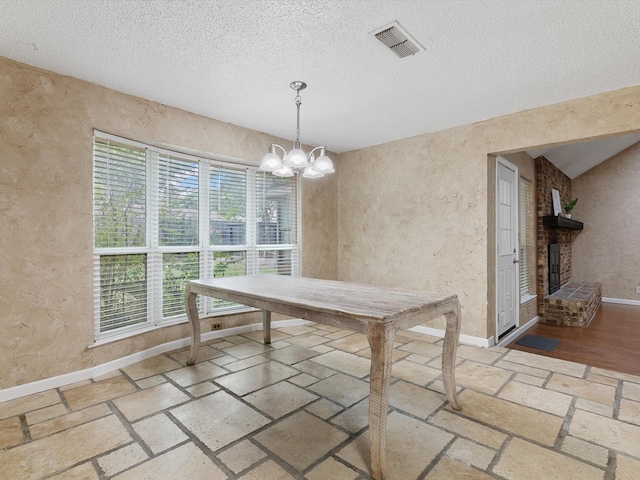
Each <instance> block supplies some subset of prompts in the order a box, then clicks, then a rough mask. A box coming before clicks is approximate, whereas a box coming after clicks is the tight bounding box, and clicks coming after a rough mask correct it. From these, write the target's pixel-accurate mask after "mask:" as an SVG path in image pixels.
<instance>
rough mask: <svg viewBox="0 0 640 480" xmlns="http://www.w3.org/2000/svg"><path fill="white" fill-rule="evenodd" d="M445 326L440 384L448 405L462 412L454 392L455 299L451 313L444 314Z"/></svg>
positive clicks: (457, 309) (457, 307) (457, 321)
mask: <svg viewBox="0 0 640 480" xmlns="http://www.w3.org/2000/svg"><path fill="white" fill-rule="evenodd" d="M445 317H446V319H447V326H446V330H445V333H444V347H443V351H442V382H443V383H444V392H445V394H446V395H447V400H449V404H450V405H451V407H452V408H453V409H455V410H462V405H460V401H459V400H458V392H457V391H456V372H455V368H456V350H457V349H458V337H459V336H460V319H461V312H460V303H458V299H457V298H456V299H455V306H454V308H453V310H452V311H450V312H448V313H446V314H445Z"/></svg>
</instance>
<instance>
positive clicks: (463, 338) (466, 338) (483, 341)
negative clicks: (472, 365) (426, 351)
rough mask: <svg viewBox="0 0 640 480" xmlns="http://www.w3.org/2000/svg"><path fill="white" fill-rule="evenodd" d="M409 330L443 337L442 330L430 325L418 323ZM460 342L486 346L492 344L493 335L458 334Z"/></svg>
mask: <svg viewBox="0 0 640 480" xmlns="http://www.w3.org/2000/svg"><path fill="white" fill-rule="evenodd" d="M409 331H411V332H416V333H424V334H425V335H431V336H433V337H440V338H444V330H440V329H439V328H431V327H425V326H423V325H418V326H417V327H411V328H410V329H409ZM460 343H466V344H467V345H474V346H476V347H485V348H487V347H491V346H492V345H493V337H490V338H480V337H473V336H471V335H464V334H460Z"/></svg>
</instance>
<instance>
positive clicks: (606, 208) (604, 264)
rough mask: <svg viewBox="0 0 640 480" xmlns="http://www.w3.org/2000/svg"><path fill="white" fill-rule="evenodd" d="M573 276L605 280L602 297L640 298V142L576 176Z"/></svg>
mask: <svg viewBox="0 0 640 480" xmlns="http://www.w3.org/2000/svg"><path fill="white" fill-rule="evenodd" d="M573 196H574V197H578V198H579V200H578V203H577V204H576V207H575V209H574V210H573V218H575V219H577V220H580V221H581V222H583V223H584V230H582V232H580V234H579V235H577V236H576V237H575V240H574V242H573V267H572V270H573V279H574V280H581V281H589V282H602V296H603V297H610V298H620V299H627V300H640V293H636V287H640V241H639V239H640V143H637V144H635V145H633V146H631V147H629V148H627V149H626V150H624V151H623V152H620V153H619V154H618V155H616V156H615V157H613V158H611V159H609V160H607V161H606V162H604V163H601V164H600V165H598V166H597V167H595V168H592V169H591V170H589V171H588V172H585V173H583V174H582V175H580V176H579V177H577V178H575V179H574V180H573Z"/></svg>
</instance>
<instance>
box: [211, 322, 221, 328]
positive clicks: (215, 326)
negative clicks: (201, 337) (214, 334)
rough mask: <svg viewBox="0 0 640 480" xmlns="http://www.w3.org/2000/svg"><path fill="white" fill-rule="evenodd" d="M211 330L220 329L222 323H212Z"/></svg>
mask: <svg viewBox="0 0 640 480" xmlns="http://www.w3.org/2000/svg"><path fill="white" fill-rule="evenodd" d="M211 330H222V324H221V323H212V324H211Z"/></svg>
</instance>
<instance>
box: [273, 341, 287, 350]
mask: <svg viewBox="0 0 640 480" xmlns="http://www.w3.org/2000/svg"><path fill="white" fill-rule="evenodd" d="M270 345H271V348H273V349H274V350H278V349H280V348H285V347H289V346H291V344H290V343H289V342H287V341H285V340H279V341H277V342H271V343H270Z"/></svg>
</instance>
